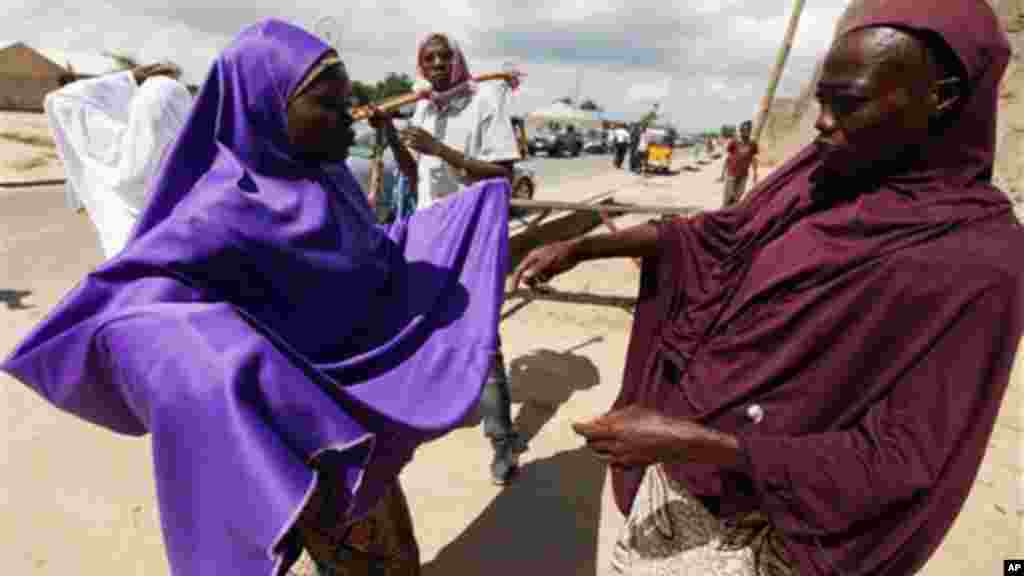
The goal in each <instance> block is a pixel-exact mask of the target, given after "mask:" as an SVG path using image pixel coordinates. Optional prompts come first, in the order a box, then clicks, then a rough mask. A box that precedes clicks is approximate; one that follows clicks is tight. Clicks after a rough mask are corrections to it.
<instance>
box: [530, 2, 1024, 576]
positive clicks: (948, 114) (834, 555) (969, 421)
mask: <svg viewBox="0 0 1024 576" xmlns="http://www.w3.org/2000/svg"><path fill="white" fill-rule="evenodd" d="M847 16H848V17H846V18H844V20H843V22H842V24H841V26H840V29H839V31H838V35H837V39H836V41H835V43H834V44H833V46H832V48H831V49H830V51H829V53H828V56H827V58H826V61H825V64H824V69H823V74H822V78H821V81H820V82H819V84H818V86H817V98H818V100H819V102H820V103H821V113H820V116H819V119H818V122H817V124H816V127H817V129H818V131H819V133H820V135H819V137H818V139H817V140H816V142H815V143H814V145H812V146H809V147H807V148H806V149H804V150H803V151H802V152H801V153H799V154H798V155H797V156H796V157H795V158H794V159H792V160H791V161H790V162H788V163H787V164H786V165H784V166H783V167H782V168H780V169H779V170H777V171H776V172H775V173H774V174H773V175H771V176H770V177H769V178H768V179H767V180H766V181H764V182H763V183H762V184H761V185H760V186H758V187H757V188H755V189H754V190H753V191H752V192H751V197H750V199H749V201H748V202H744V203H743V204H742V205H738V206H735V207H732V208H729V209H725V210H722V211H717V212H707V213H703V214H700V215H698V216H696V217H693V218H688V219H676V220H671V221H666V222H663V223H657V224H655V223H651V224H646V225H642V226H638V227H635V228H632V229H627V230H623V231H620V232H618V233H615V234H608V235H604V236H593V237H587V238H584V239H578V240H573V241H569V242H564V243H559V244H552V245H550V246H546V247H543V248H541V249H538V250H537V251H535V252H533V253H531V254H530V255H529V256H527V258H526V259H525V260H524V261H523V263H522V264H521V265H520V267H519V269H518V270H517V271H516V277H515V281H516V282H518V281H519V280H520V279H521V278H525V279H526V280H527V282H535V281H538V280H540V281H543V280H546V279H548V278H550V277H551V276H553V275H555V274H558V273H561V272H564V271H565V270H568V269H570V268H572V267H573V266H574V265H575V264H576V263H578V262H580V261H584V260H589V259H595V258H609V257H643V258H644V266H643V271H642V277H641V286H640V294H639V301H638V306H637V311H636V321H635V324H634V328H633V334H632V339H631V342H630V345H629V350H628V356H627V361H626V369H625V375H624V383H623V389H622V392H621V394H620V396H619V398H618V400H617V401H616V403H615V405H614V407H613V410H612V411H611V412H610V413H608V414H606V415H604V416H602V417H600V418H598V419H596V420H594V421H593V422H589V423H585V424H578V425H576V426H575V428H576V430H577V432H579V433H580V434H581V435H583V436H584V437H586V440H587V442H588V445H589V446H590V447H591V448H592V449H593V450H594V451H595V452H596V453H597V454H598V455H599V456H601V457H602V458H604V459H606V460H607V461H608V462H609V463H610V466H611V468H610V469H611V474H612V482H613V487H614V491H615V496H616V500H617V502H618V505H619V508H620V510H621V511H622V512H623V513H624V514H631V520H632V519H633V517H634V516H635V514H636V513H637V506H636V505H635V503H636V501H638V496H637V495H638V491H639V488H640V486H641V485H642V484H646V483H648V480H649V479H650V478H651V477H652V470H657V472H658V474H662V475H663V477H664V478H665V482H663V484H662V485H663V486H668V489H670V490H675V491H676V492H677V493H678V495H679V496H678V499H677V500H676V503H677V504H678V506H683V507H685V506H691V504H692V502H696V503H698V504H699V506H696V507H694V506H691V508H690V510H691V512H692V514H690V515H689V516H687V518H690V519H692V518H697V517H701V518H704V517H709V518H711V517H713V518H714V519H716V522H717V521H719V520H721V521H724V524H723V526H724V528H722V529H721V530H720V531H719V532H718V533H716V534H714V535H713V538H711V540H714V541H715V542H718V543H719V544H718V545H717V547H718V549H728V548H730V546H731V549H732V550H737V549H740V548H743V547H746V549H748V550H749V551H750V553H749V554H748V555H747V556H743V557H742V558H741V557H738V556H737V557H729V558H726V557H724V556H722V557H721V558H713V559H712V560H707V559H708V558H711V556H710V555H711V554H712V553H711V552H710V551H709V550H707V549H702V550H703V552H702V554H703V555H702V556H700V557H699V558H704V560H699V558H698V556H693V557H694V558H698V560H694V562H697V561H705V560H707V561H708V562H710V563H711V564H714V565H715V566H725V565H732V564H730V562H733V561H734V560H735V561H736V562H741V563H743V562H746V563H749V564H751V565H752V566H753V568H752V569H751V570H752V571H747V572H743V571H719V572H716V571H715V570H717V569H713V568H708V569H707V570H706V571H703V573H710V574H726V573H728V574H754V573H799V574H806V575H825V574H843V575H844V576H853V575H860V574H872V575H882V576H889V575H909V574H913V573H914V572H916V571H917V570H919V569H920V568H921V567H922V566H923V565H924V563H925V561H926V560H927V559H928V557H929V556H930V555H931V554H932V553H933V552H934V551H935V550H936V548H937V547H938V546H939V544H940V543H941V541H942V539H943V537H944V536H945V534H946V533H947V531H948V530H949V528H950V526H951V525H952V523H953V521H954V519H955V518H956V515H957V514H958V512H959V510H960V508H961V506H962V505H963V503H964V500H965V499H966V497H967V494H968V492H969V490H970V488H971V485H972V483H973V480H974V478H975V475H976V474H977V471H978V468H979V465H980V463H981V460H982V457H983V455H984V452H985V448H986V444H987V441H988V438H989V436H990V434H991V431H992V428H993V425H994V422H995V418H996V415H997V412H998V410H999V405H1000V402H1001V401H1002V398H1003V395H1004V392H1005V390H1006V387H1007V383H1008V379H1009V374H1010V368H1011V366H1012V362H1013V358H1014V354H1015V352H1016V349H1017V346H1018V341H1019V340H1020V337H1021V332H1022V326H1024V324H1022V312H1024V311H1022V308H1021V304H1022V302H1021V294H1022V287H1024V283H1022V271H1024V265H1022V264H1021V261H1020V258H1019V251H1020V248H1021V246H1024V232H1022V229H1021V226H1020V224H1019V223H1018V222H1017V220H1016V219H1015V217H1014V215H1013V212H1012V205H1011V203H1010V201H1009V199H1008V198H1007V196H1006V195H1005V194H1004V193H1002V192H1000V191H999V190H997V189H996V188H994V187H993V185H992V182H991V179H992V169H993V161H994V149H995V138H996V107H997V101H998V93H999V92H998V88H999V82H1000V79H1001V77H1002V75H1003V73H1004V71H1005V68H1006V65H1007V63H1008V60H1009V56H1010V49H1009V44H1008V42H1007V38H1006V36H1005V34H1004V33H1003V31H1002V30H1001V29H1000V27H999V23H998V20H997V18H996V16H995V14H994V13H993V11H992V8H991V7H990V6H989V4H988V3H987V2H985V1H984V0H888V1H885V0H865V1H864V2H860V3H858V5H857V6H856V10H851V11H850V12H848V15H847ZM648 494H649V491H643V492H641V497H642V498H648V497H649V496H648ZM687 502H691V504H686V503H687ZM669 512H670V513H671V510H669ZM670 515H671V514H670ZM702 515H703V516H702ZM654 516H656V515H654ZM652 517H653V516H652ZM652 521H653V522H655V524H654V525H657V526H661V525H660V524H657V520H656V519H655V520H652ZM701 522H703V521H701ZM704 525H707V526H712V525H713V526H718V524H714V523H710V524H704ZM673 526H677V525H675V524H673ZM684 526H685V525H684ZM633 527H634V529H635V533H634V538H633V541H634V543H635V542H639V541H641V540H643V539H644V538H654V536H651V534H653V533H656V532H657V531H655V530H653V529H651V530H647V531H646V532H644V531H643V530H642V529H641V528H643V527H642V526H641V525H640V524H636V523H634V524H633ZM677 527H678V526H677ZM715 530H719V529H718V528H715ZM668 532H672V531H671V530H668V531H667V532H666V531H665V530H662V533H666V534H667V533H668ZM683 532H685V531H683ZM737 535H739V536H737ZM684 536H686V535H685V534H684ZM691 536H692V534H691ZM657 537H658V538H662V539H665V538H669V537H670V536H668V535H663V536H657ZM697 540H700V539H699V538H698V539H697ZM705 540H707V539H705ZM702 542H704V541H700V542H698V544H700V545H701V546H703V545H704V543H702ZM662 544H664V542H662ZM678 544H679V546H678V548H675V549H671V550H674V551H673V552H671V554H679V555H682V554H684V552H685V550H689V549H695V548H694V546H697V544H693V543H692V542H690V543H686V542H682V543H678ZM687 546H690V548H687ZM667 549H669V548H666V547H665V546H662V547H661V548H660V549H658V548H657V546H653V545H652V548H651V550H653V552H651V554H652V556H651V557H649V558H646V559H645V558H641V556H642V551H641V554H640V555H639V556H638V555H635V554H634V555H633V556H631V557H630V558H632V560H630V562H633V566H639V565H640V563H641V562H643V561H648V560H651V558H653V555H656V554H655V552H657V553H664V550H667ZM684 549H685V550H684ZM658 550H660V552H659V551H658ZM651 561H653V560H651ZM709 566H710V564H709ZM691 567H692V566H687V567H686V569H689V568H691ZM632 570H633V569H632V568H629V567H627V568H625V569H624V571H626V572H630V571H632ZM679 570H683V568H679ZM729 570H732V569H729ZM697 571H698V572H701V570H700V569H699V567H698V570H697ZM673 573H677V572H673ZM678 573H684V572H683V571H680V572H678Z"/></svg>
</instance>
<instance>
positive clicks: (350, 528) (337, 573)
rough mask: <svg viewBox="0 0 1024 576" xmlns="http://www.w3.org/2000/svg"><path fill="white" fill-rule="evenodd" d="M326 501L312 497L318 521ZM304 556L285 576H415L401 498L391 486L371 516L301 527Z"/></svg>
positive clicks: (413, 547) (414, 550) (411, 536)
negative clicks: (341, 522) (353, 520)
mask: <svg viewBox="0 0 1024 576" xmlns="http://www.w3.org/2000/svg"><path fill="white" fill-rule="evenodd" d="M325 502H328V500H327V499H320V500H319V501H318V500H317V499H316V498H315V497H314V501H313V502H312V503H311V504H310V506H309V509H308V513H309V515H310V517H311V518H316V517H317V516H319V514H318V512H319V511H320V510H318V508H322V507H323V506H324V505H329V504H325ZM303 526H304V527H303V528H302V529H301V534H302V540H303V544H304V547H305V551H304V552H303V553H302V556H301V557H300V558H299V560H298V562H297V563H296V564H295V565H294V566H292V568H291V571H290V572H289V574H290V576H419V574H420V553H419V547H418V546H417V544H416V536H415V533H414V532H413V525H412V516H411V515H410V513H409V505H408V503H407V502H406V500H405V494H404V493H403V492H402V488H401V486H399V484H398V482H397V481H396V482H395V483H394V484H393V485H392V487H391V488H390V489H389V490H388V491H387V493H386V494H385V495H384V497H383V498H381V500H380V502H379V503H377V505H376V506H375V507H374V508H373V510H371V511H370V514H369V515H367V516H366V518H363V519H362V520H359V521H357V522H355V523H352V524H347V525H346V524H337V525H325V524H324V523H322V522H312V521H306V522H303Z"/></svg>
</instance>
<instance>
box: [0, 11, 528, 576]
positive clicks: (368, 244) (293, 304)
mask: <svg viewBox="0 0 1024 576" xmlns="http://www.w3.org/2000/svg"><path fill="white" fill-rule="evenodd" d="M328 49H329V47H328V46H327V45H325V44H324V43H322V42H321V41H320V40H318V39H316V38H315V37H314V36H312V35H310V34H308V33H307V32H305V31H303V30H301V29H299V28H296V27H294V26H291V25H289V24H286V23H284V22H280V21H275V20H267V21H264V22H261V23H259V24H256V25H253V26H251V27H249V28H247V29H245V30H244V31H243V32H242V33H241V34H240V35H239V36H238V37H237V38H236V39H235V41H234V42H233V43H232V44H231V45H230V46H229V47H228V48H227V49H226V50H225V51H224V52H223V53H222V54H221V55H220V56H219V57H218V59H217V60H216V62H215V64H214V66H213V68H212V70H211V72H210V74H209V76H208V77H207V79H206V81H205V83H204V84H203V87H202V89H201V91H200V93H199V96H198V98H197V100H196V104H195V107H194V108H193V111H192V113H191V116H190V117H189V119H188V121H187V123H186V125H185V127H184V128H183V129H182V131H181V133H180V134H179V136H178V138H177V140H176V142H175V143H174V145H173V147H172V148H171V150H170V152H169V154H168V157H167V159H166V160H165V162H164V165H163V166H162V167H161V170H160V173H159V174H158V176H157V178H156V179H155V182H154V184H153V188H152V190H151V191H150V194H149V196H150V198H151V200H150V203H149V204H148V206H147V207H146V209H145V211H144V212H143V214H142V217H141V219H140V221H139V224H138V225H137V228H136V230H135V231H134V233H133V236H132V239H131V240H130V242H129V244H128V246H127V247H126V248H125V250H124V251H123V252H121V253H120V254H119V255H118V256H117V257H116V258H114V259H112V260H110V261H108V262H106V263H104V264H103V265H102V266H100V267H99V268H98V269H97V270H95V271H94V272H93V273H91V274H89V276H87V277H86V278H85V279H84V280H83V281H82V282H81V283H80V284H79V285H78V286H77V287H76V288H75V289H74V290H73V291H72V292H71V293H70V294H69V295H68V296H66V297H65V298H64V300H63V301H62V302H61V303H60V304H59V305H58V306H57V307H56V309H54V310H53V311H52V312H51V313H50V315H49V316H48V317H47V318H46V319H45V320H43V321H42V322H41V323H40V324H39V325H38V326H37V327H36V328H35V329H34V330H33V331H32V332H31V333H30V334H29V335H28V337H27V338H25V340H24V341H23V342H22V343H21V344H19V345H18V347H17V348H16V349H15V350H14V352H13V353H12V354H11V356H10V357H9V358H7V360H6V361H5V362H4V363H3V364H2V365H0V369H2V370H3V371H5V372H7V373H9V374H11V375H12V376H14V377H15V378H17V379H18V380H20V381H21V382H23V383H25V384H26V385H28V386H30V387H31V388H33V389H34V390H35V391H36V392H38V393H39V394H40V395H42V396H43V397H44V398H45V399H46V400H48V401H49V402H51V403H52V404H54V405H55V406H57V407H58V408H60V409H62V410H65V411H68V412H70V413H72V414H75V415H77V416H79V417H81V418H83V419H85V420H87V421H89V422H92V423H95V424H97V425H100V426H103V427H106V428H108V429H111V430H113V431H116V432H120V433H124V434H132V435H141V434H145V433H149V434H151V435H152V442H153V458H154V461H155V470H156V483H157V492H158V497H159V505H160V515H161V523H162V528H163V533H164V540H165V544H166V547H167V554H168V557H169V560H170V564H171V567H172V572H173V573H174V574H175V575H177V576H185V575H198V574H271V573H275V574H277V573H281V572H282V571H283V570H285V569H286V568H287V565H288V564H289V563H290V562H291V561H292V560H294V556H295V555H296V554H297V546H298V542H297V541H296V538H295V537H294V532H293V531H292V530H291V529H292V527H293V525H294V522H295V520H296V518H297V516H298V514H299V512H300V510H301V508H302V506H303V504H304V503H305V501H306V499H307V498H308V497H309V496H310V495H311V494H312V492H313V490H314V488H315V486H316V483H317V476H316V474H315V473H314V471H313V469H312V468H311V466H310V462H311V460H312V459H314V458H316V457H318V456H321V455H324V454H325V452H327V451H333V454H332V456H333V457H332V458H331V461H332V466H333V467H334V469H332V472H334V473H336V474H337V477H338V478H339V479H340V480H339V482H340V483H341V486H335V487H334V491H335V492H336V493H337V492H340V495H338V498H339V505H340V508H341V510H340V513H341V514H343V515H345V516H346V517H347V518H348V519H354V518H357V517H359V516H361V515H362V514H365V513H366V511H367V510H368V508H369V507H370V506H371V505H372V504H373V503H374V502H375V501H376V500H377V499H378V498H379V497H380V495H381V493H382V491H383V489H384V488H386V487H387V485H388V484H389V483H390V482H391V481H393V480H394V479H395V477H396V476H397V475H398V473H399V472H400V470H401V468H402V467H403V466H404V464H405V463H406V462H408V461H409V459H410V458H411V457H412V454H413V452H414V450H415V449H416V447H417V446H418V445H419V444H421V443H423V442H425V441H427V440H430V439H433V438H436V437H438V436H440V435H442V434H444V433H445V432H447V431H448V430H450V429H452V428H453V427H454V426H456V425H457V424H458V423H459V422H460V421H461V420H463V419H464V417H465V415H466V414H467V413H468V411H469V410H470V408H471V407H472V406H473V405H474V404H475V402H476V401H477V399H478V396H479V394H480V390H481V387H482V384H483V382H484V378H485V376H486V373H487V369H488V368H489V365H490V358H491V355H492V354H493V352H494V351H495V344H496V339H497V334H496V326H497V324H498V314H499V309H500V305H501V297H502V288H503V278H504V272H505V270H504V266H503V264H504V262H505V244H506V240H507V216H506V208H505V206H506V202H507V196H508V185H507V183H505V182H504V181H491V182H484V183H481V184H479V185H477V186H474V187H472V188H470V189H468V190H466V191H465V192H464V193H462V194H459V195H457V196H455V197H453V198H451V199H450V200H448V201H446V202H442V203H439V204H438V205H436V206H435V207H433V208H431V209H428V210H424V211H420V212H417V213H416V215H415V216H413V217H412V218H411V219H410V220H408V221H405V222H401V223H399V224H397V225H395V226H394V227H391V228H381V227H378V226H376V225H375V224H374V221H373V215H372V212H371V211H370V209H369V207H368V206H367V204H366V199H365V197H364V196H363V194H362V193H361V192H360V190H359V186H358V184H357V183H356V182H355V180H354V179H353V178H352V176H351V174H349V173H348V172H347V170H342V173H341V176H340V177H332V176H328V175H327V174H326V173H325V172H324V171H323V170H321V169H320V168H319V167H310V166H309V165H305V164H302V163H300V162H298V161H297V160H296V157H295V152H294V151H293V150H292V149H291V147H290V146H289V143H288V140H287V137H286V133H285V121H286V116H285V114H286V108H287V101H288V95H289V94H290V93H291V91H292V90H293V89H294V88H295V87H296V86H297V85H298V83H299V82H300V81H301V80H302V78H303V76H304V75H305V73H306V72H307V71H308V70H309V69H310V68H311V66H312V65H313V64H315V62H316V61H317V60H318V59H319V58H320V57H321V56H322V55H323V54H324V53H325V52H326V51H327V50H328Z"/></svg>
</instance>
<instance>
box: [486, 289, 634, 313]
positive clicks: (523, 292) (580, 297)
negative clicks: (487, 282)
mask: <svg viewBox="0 0 1024 576" xmlns="http://www.w3.org/2000/svg"><path fill="white" fill-rule="evenodd" d="M509 298H524V299H526V300H551V301H553V302H567V303H570V304H593V305H596V306H613V307H615V308H626V309H631V308H632V307H633V306H635V305H636V298H629V297H626V296H611V295H600V294H587V293H586V292H560V291H557V290H554V289H551V288H546V289H544V290H530V289H528V288H520V289H518V290H513V291H511V292H506V293H505V299H506V300H507V299H509Z"/></svg>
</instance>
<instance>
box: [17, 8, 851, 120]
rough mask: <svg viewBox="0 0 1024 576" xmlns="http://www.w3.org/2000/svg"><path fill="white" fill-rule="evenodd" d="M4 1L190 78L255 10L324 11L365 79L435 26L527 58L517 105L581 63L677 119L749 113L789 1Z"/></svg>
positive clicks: (820, 27) (24, 27) (563, 90)
mask: <svg viewBox="0 0 1024 576" xmlns="http://www.w3.org/2000/svg"><path fill="white" fill-rule="evenodd" d="M0 1H3V2H4V4H5V18H4V19H2V20H0V38H7V39H10V40H12V41H14V40H21V41H25V42H27V43H29V44H30V45H34V46H39V47H47V48H52V49H57V50H66V51H76V52H81V51H94V52H100V51H105V50H119V51H124V52H128V53H129V54H131V55H134V56H137V57H139V58H140V59H142V60H146V61H148V60H159V59H164V58H172V59H174V60H175V61H177V62H179V63H180V64H181V65H182V66H183V67H184V69H185V73H186V79H187V80H189V81H192V82H199V81H201V80H202V79H203V77H205V75H206V72H207V70H208V68H209V66H210V63H211V61H212V59H213V58H214V56H215V55H216V53H217V51H218V50H220V49H221V48H222V47H223V46H225V45H226V44H227V43H228V42H229V41H230V39H231V37H232V36H233V35H234V34H236V33H237V32H238V31H239V30H240V29H241V28H242V27H244V26H245V25H247V24H250V23H252V22H253V21H255V20H257V19H260V18H265V17H283V18H285V19H288V20H290V21H292V22H295V23H297V24H301V25H304V26H306V27H307V28H312V27H313V24H314V23H315V22H316V21H317V20H318V19H319V18H322V17H324V16H333V17H334V18H335V19H336V20H337V21H338V22H339V37H340V38H339V42H338V44H339V50H340V51H341V52H342V55H343V57H344V59H345V60H346V63H347V65H348V68H349V70H350V72H351V74H352V76H353V77H355V78H356V79H359V80H364V81H371V82H372V81H376V80H379V79H381V78H383V77H384V76H386V75H387V74H388V73H390V72H405V73H409V74H412V73H413V71H414V62H413V59H414V49H415V46H416V42H417V40H418V39H419V38H420V37H422V36H423V35H424V34H426V33H427V32H431V31H443V32H447V33H450V34H452V35H453V36H455V37H456V38H458V39H459V40H460V41H462V43H463V46H464V47H465V48H466V50H467V53H468V57H469V59H470V65H471V68H472V69H473V71H474V72H478V73H480V72H488V71H492V70H499V69H500V68H501V66H502V64H503V63H504V62H506V61H513V62H515V63H517V64H518V65H520V66H521V67H522V68H523V69H524V71H525V72H527V74H528V75H529V76H528V77H527V78H526V80H525V83H524V85H523V88H522V89H521V91H520V93H519V94H518V95H517V97H516V102H515V105H514V109H515V110H517V111H519V112H522V111H528V110H530V109H533V108H537V107H540V106H543V105H546V104H549V103H550V102H551V101H553V100H554V99H556V98H559V97H563V96H571V95H573V93H574V91H575V87H576V86H575V85H576V73H577V71H582V74H583V82H582V87H581V96H582V97H588V98H593V99H594V100H596V101H598V103H599V104H601V105H602V106H604V107H605V108H606V109H607V110H608V112H609V113H612V114H615V115H619V116H626V117H636V116H639V115H640V114H642V113H643V112H645V111H646V110H648V109H649V108H650V104H651V102H653V101H662V102H663V103H662V109H663V111H664V112H666V113H667V114H668V115H669V116H670V117H672V118H673V119H675V120H676V121H677V122H678V123H679V124H680V126H682V127H684V128H686V129H691V128H692V129H700V128H701V127H703V126H715V125H720V124H722V123H726V122H734V121H735V119H736V118H742V117H746V116H748V115H749V111H750V110H751V109H753V108H754V107H755V106H756V104H757V100H758V99H759V98H760V96H761V92H762V91H763V90H764V87H765V85H766V84H767V81H768V75H769V72H770V69H771V66H772V64H773V62H774V60H775V52H776V50H777V48H778V46H779V43H780V42H781V40H782V34H783V32H784V27H785V21H786V19H787V17H788V12H786V11H787V10H788V9H789V7H790V3H788V2H781V3H780V2H766V1H765V0H659V1H658V2H654V1H653V0H632V1H627V0H561V1H559V2H553V1H552V0H520V2H506V1H502V2H499V1H498V0H444V1H443V2H442V1H441V0H415V1H412V2H410V1H408V0H345V1H338V0H288V1H287V2H283V3H282V2H280V0H247V1H246V2H244V3H235V2H224V3H219V2H211V1H210V0H175V1H174V2H171V3H167V2H163V1H160V0H78V1H77V2H75V3H73V4H72V3H66V2H64V1H63V0H0ZM845 4H846V2H845V0H818V1H816V2H813V3H808V4H807V7H806V8H805V13H804V15H803V18H802V21H801V25H800V29H799V32H798V34H797V38H796V42H795V43H794V46H793V51H792V54H791V56H790V62H789V64H788V65H787V73H786V75H784V76H783V80H782V84H781V86H780V91H781V93H783V94H792V93H795V92H796V91H797V90H799V89H800V88H801V86H802V83H803V82H804V81H805V80H806V79H807V78H808V77H809V75H810V72H811V69H812V68H813V66H814V63H815V62H816V60H817V59H818V57H820V56H821V55H822V54H823V53H824V50H825V49H826V48H827V45H828V40H829V39H830V37H831V33H832V28H833V26H834V23H835V19H836V18H837V17H838V15H839V13H840V12H841V10H842V8H843V7H844V6H845ZM712 80H714V81H712ZM719 84H721V85H719Z"/></svg>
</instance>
